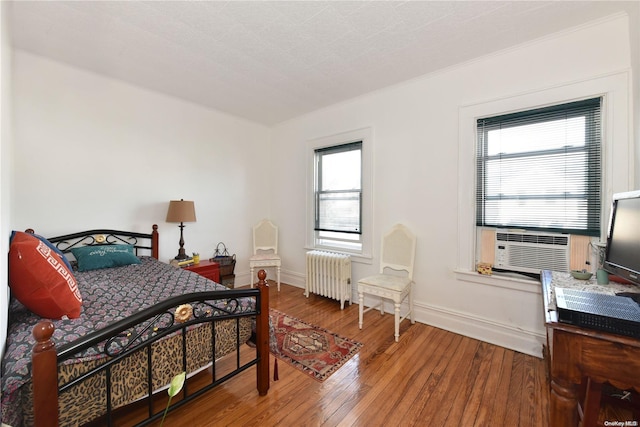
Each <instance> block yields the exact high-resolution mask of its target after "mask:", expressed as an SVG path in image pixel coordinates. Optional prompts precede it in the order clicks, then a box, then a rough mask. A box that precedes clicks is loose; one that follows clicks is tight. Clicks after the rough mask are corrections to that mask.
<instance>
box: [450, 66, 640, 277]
mask: <svg viewBox="0 0 640 427" xmlns="http://www.w3.org/2000/svg"><path fill="white" fill-rule="evenodd" d="M630 81H631V70H630V69H624V70H622V71H618V72H614V73H611V74H607V75H604V76H599V77H595V78H591V79H588V80H579V81H574V82H567V83H565V84H563V85H558V86H554V87H547V88H541V89H539V90H535V91H530V92H526V93H520V94H515V95H512V96H505V97H502V98H498V99H491V100H487V101H482V102H476V103H468V104H464V105H461V106H460V108H459V110H458V112H459V115H458V117H459V121H458V131H459V132H458V138H459V139H458V148H459V151H458V153H459V156H458V242H457V249H458V253H457V262H456V268H455V271H456V273H458V274H457V276H458V278H459V279H462V277H463V276H466V275H467V273H468V272H471V271H474V270H475V262H476V247H477V244H478V242H477V240H478V234H479V233H477V227H476V222H475V215H476V213H475V212H476V211H475V190H476V182H475V179H476V177H475V175H476V174H475V153H476V145H475V144H476V121H477V119H478V118H481V117H487V116H492V115H500V114H506V113H509V112H513V111H522V110H527V109H535V108H539V107H544V106H548V105H553V104H561V103H566V102H571V101H572V100H580V99H587V98H595V97H600V96H601V97H602V98H603V101H602V130H603V134H602V149H603V151H602V156H603V162H602V170H603V182H602V215H601V221H603V222H604V221H607V220H608V218H609V210H610V208H611V206H610V205H611V203H610V201H611V197H612V195H613V193H616V192H622V191H628V190H629V189H630V188H633V186H634V175H633V174H634V164H633V161H634V160H633V152H634V151H633V141H632V140H631V133H630V130H631V124H632V122H631V120H632V117H631V113H632V111H631V99H632V97H631V95H632V94H631V90H630V85H629V82H630ZM614 112H616V114H614ZM614 134H615V141H616V142H615V144H614V138H613V135H614ZM614 165H615V167H614ZM606 229H607V227H606V224H604V223H603V224H602V225H601V234H602V233H605V230H606ZM605 238H606V236H602V235H601V236H600V239H601V241H604V239H605ZM461 275H462V276H461ZM475 276H479V275H478V274H475V275H474V276H473V277H475ZM473 281H476V282H479V281H477V280H475V279H474V280H473ZM479 283H481V282H479Z"/></svg>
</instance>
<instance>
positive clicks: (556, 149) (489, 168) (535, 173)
mask: <svg viewBox="0 0 640 427" xmlns="http://www.w3.org/2000/svg"><path fill="white" fill-rule="evenodd" d="M600 105H601V99H600V98H594V99H588V100H584V101H577V102H571V103H567V104H562V105H556V106H552V107H545V108H540V109H535V110H530V111H524V112H519V113H513V114H506V115H501V116H495V117H489V118H482V119H479V120H478V121H477V156H476V159H477V188H476V208H477V210H476V225H478V226H489V227H511V228H524V229H528V230H544V231H554V232H564V233H572V234H583V235H592V236H599V235H600V204H601V154H600V153H601V146H602V142H601V141H602V137H601V112H600Z"/></svg>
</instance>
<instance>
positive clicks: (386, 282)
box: [358, 224, 416, 342]
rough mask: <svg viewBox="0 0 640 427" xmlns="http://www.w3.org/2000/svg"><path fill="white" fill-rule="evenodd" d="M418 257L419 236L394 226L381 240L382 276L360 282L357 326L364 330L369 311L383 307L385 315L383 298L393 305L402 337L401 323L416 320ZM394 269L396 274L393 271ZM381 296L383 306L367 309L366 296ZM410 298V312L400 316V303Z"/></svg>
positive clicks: (397, 328)
mask: <svg viewBox="0 0 640 427" xmlns="http://www.w3.org/2000/svg"><path fill="white" fill-rule="evenodd" d="M415 254H416V237H415V236H414V235H413V234H412V233H411V231H409V229H408V228H407V227H405V226H404V225H402V224H396V225H394V226H393V227H392V228H391V230H389V231H388V232H387V233H386V234H385V235H384V236H383V237H382V249H381V251H380V273H379V274H376V275H373V276H369V277H365V278H364V279H360V280H358V296H359V300H360V307H359V313H358V315H359V317H358V325H359V326H360V329H362V318H363V314H364V313H366V312H367V311H369V310H372V309H375V308H378V307H379V308H380V314H384V299H390V300H392V301H393V304H394V313H395V338H396V342H397V341H398V339H399V338H400V322H402V321H403V320H404V319H406V318H407V317H409V318H410V319H411V323H415V320H414V319H413V263H414V261H415ZM390 270H393V271H390ZM365 294H369V295H373V296H376V297H380V304H379V305H376V306H372V307H369V308H367V309H366V310H364V295H365ZM406 297H409V311H408V313H407V314H406V315H405V316H403V317H402V318H401V317H400V304H401V303H402V302H403V301H404V299H405V298H406Z"/></svg>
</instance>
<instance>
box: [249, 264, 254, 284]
mask: <svg viewBox="0 0 640 427" xmlns="http://www.w3.org/2000/svg"><path fill="white" fill-rule="evenodd" d="M249 270H250V271H249V277H251V288H253V267H250V268H249Z"/></svg>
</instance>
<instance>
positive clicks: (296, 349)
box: [269, 309, 362, 381]
mask: <svg viewBox="0 0 640 427" xmlns="http://www.w3.org/2000/svg"><path fill="white" fill-rule="evenodd" d="M269 316H270V318H271V324H272V325H273V327H274V329H275V336H276V340H277V350H276V349H274V348H272V349H271V352H272V353H273V354H274V355H275V356H276V357H278V358H279V359H281V360H284V361H285V362H287V363H289V364H290V365H292V366H293V367H295V368H296V369H299V370H300V371H302V372H304V373H305V374H307V375H309V376H310V377H311V378H315V379H316V380H318V381H324V380H326V379H327V378H329V376H330V375H331V374H333V373H334V372H336V371H337V370H338V369H340V367H341V366H342V365H344V364H345V363H346V362H347V361H348V360H349V359H351V357H353V356H354V355H355V354H356V353H357V352H358V350H360V348H362V344H361V343H359V342H356V341H353V340H351V339H349V338H344V337H341V336H339V335H338V334H335V333H333V332H330V331H327V330H325V329H322V328H319V327H317V326H313V325H310V324H308V323H306V322H304V321H302V320H300V319H296V318H294V317H291V316H289V315H287V314H285V313H282V312H280V311H277V310H273V309H270V310H269Z"/></svg>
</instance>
